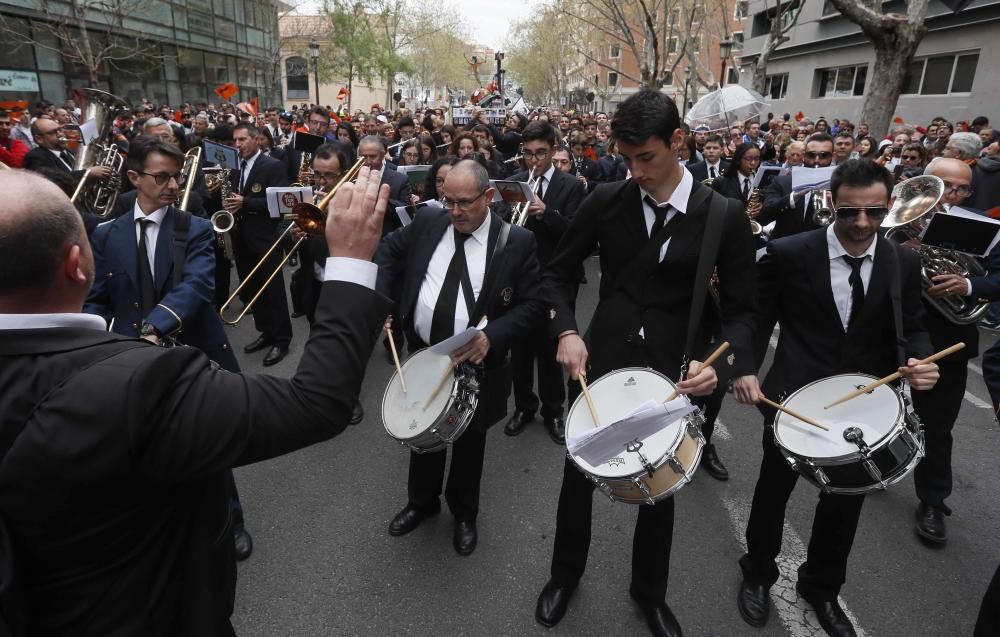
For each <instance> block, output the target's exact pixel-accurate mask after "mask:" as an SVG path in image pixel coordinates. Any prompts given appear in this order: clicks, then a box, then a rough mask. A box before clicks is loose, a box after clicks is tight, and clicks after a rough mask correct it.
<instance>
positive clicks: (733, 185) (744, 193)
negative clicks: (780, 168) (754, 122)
mask: <svg viewBox="0 0 1000 637" xmlns="http://www.w3.org/2000/svg"><path fill="white" fill-rule="evenodd" d="M706 145H707V144H706ZM758 166H760V148H758V147H757V146H756V145H754V144H751V143H745V144H740V145H739V146H738V147H737V148H736V153H735V154H734V155H733V161H732V162H731V163H730V164H729V166H728V167H727V168H726V170H725V172H723V173H722V175H720V176H718V177H716V178H715V179H713V180H712V190H714V191H715V192H717V193H719V194H720V195H723V196H725V197H729V198H730V199H735V200H736V201H738V202H740V203H741V204H743V206H744V207H745V206H746V204H747V202H748V201H749V199H750V194H751V193H752V192H753V179H754V175H755V174H756V173H757V167H758Z"/></svg>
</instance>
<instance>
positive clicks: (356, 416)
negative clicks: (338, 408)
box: [348, 400, 365, 425]
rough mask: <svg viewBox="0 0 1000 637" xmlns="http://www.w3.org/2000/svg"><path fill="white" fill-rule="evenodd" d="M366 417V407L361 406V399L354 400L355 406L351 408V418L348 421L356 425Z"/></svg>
mask: <svg viewBox="0 0 1000 637" xmlns="http://www.w3.org/2000/svg"><path fill="white" fill-rule="evenodd" d="M364 419H365V408H364V407H362V406H361V401H360V400H355V401H354V408H353V409H351V419H350V420H349V421H348V422H350V423H351V424H352V425H356V424H358V423H359V422H361V421H362V420H364Z"/></svg>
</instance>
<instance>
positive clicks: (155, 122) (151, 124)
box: [142, 117, 173, 133]
mask: <svg viewBox="0 0 1000 637" xmlns="http://www.w3.org/2000/svg"><path fill="white" fill-rule="evenodd" d="M169 125H170V122H168V121H167V120H165V119H163V118H162V117H150V118H149V119H147V120H146V121H145V122H143V124H142V132H144V133H145V132H148V131H149V129H151V128H156V127H157V126H169ZM171 132H173V131H171Z"/></svg>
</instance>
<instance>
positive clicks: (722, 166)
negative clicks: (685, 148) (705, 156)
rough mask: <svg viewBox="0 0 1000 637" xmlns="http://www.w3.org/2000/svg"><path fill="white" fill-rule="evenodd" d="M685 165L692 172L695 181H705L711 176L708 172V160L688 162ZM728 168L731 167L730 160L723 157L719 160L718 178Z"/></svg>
mask: <svg viewBox="0 0 1000 637" xmlns="http://www.w3.org/2000/svg"><path fill="white" fill-rule="evenodd" d="M685 166H687V169H688V171H689V172H690V173H691V176H692V177H694V179H695V181H705V180H706V179H708V178H709V176H710V175H709V174H708V162H705V161H696V162H688V163H687V164H685ZM726 168H729V160H728V159H726V158H725V157H723V158H722V159H720V160H719V168H718V174H716V178H718V177H721V176H722V173H724V172H726Z"/></svg>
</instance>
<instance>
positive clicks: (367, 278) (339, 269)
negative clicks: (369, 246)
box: [323, 257, 378, 290]
mask: <svg viewBox="0 0 1000 637" xmlns="http://www.w3.org/2000/svg"><path fill="white" fill-rule="evenodd" d="M323 274H324V276H323V280H324V281H344V282H346V283H357V284H358V285H363V286H365V287H366V288H368V289H369V290H374V289H375V281H376V279H378V266H377V265H375V264H374V263H372V262H371V261H363V260H361V259H352V258H350V257H327V259H326V270H325V272H324V273H323Z"/></svg>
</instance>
